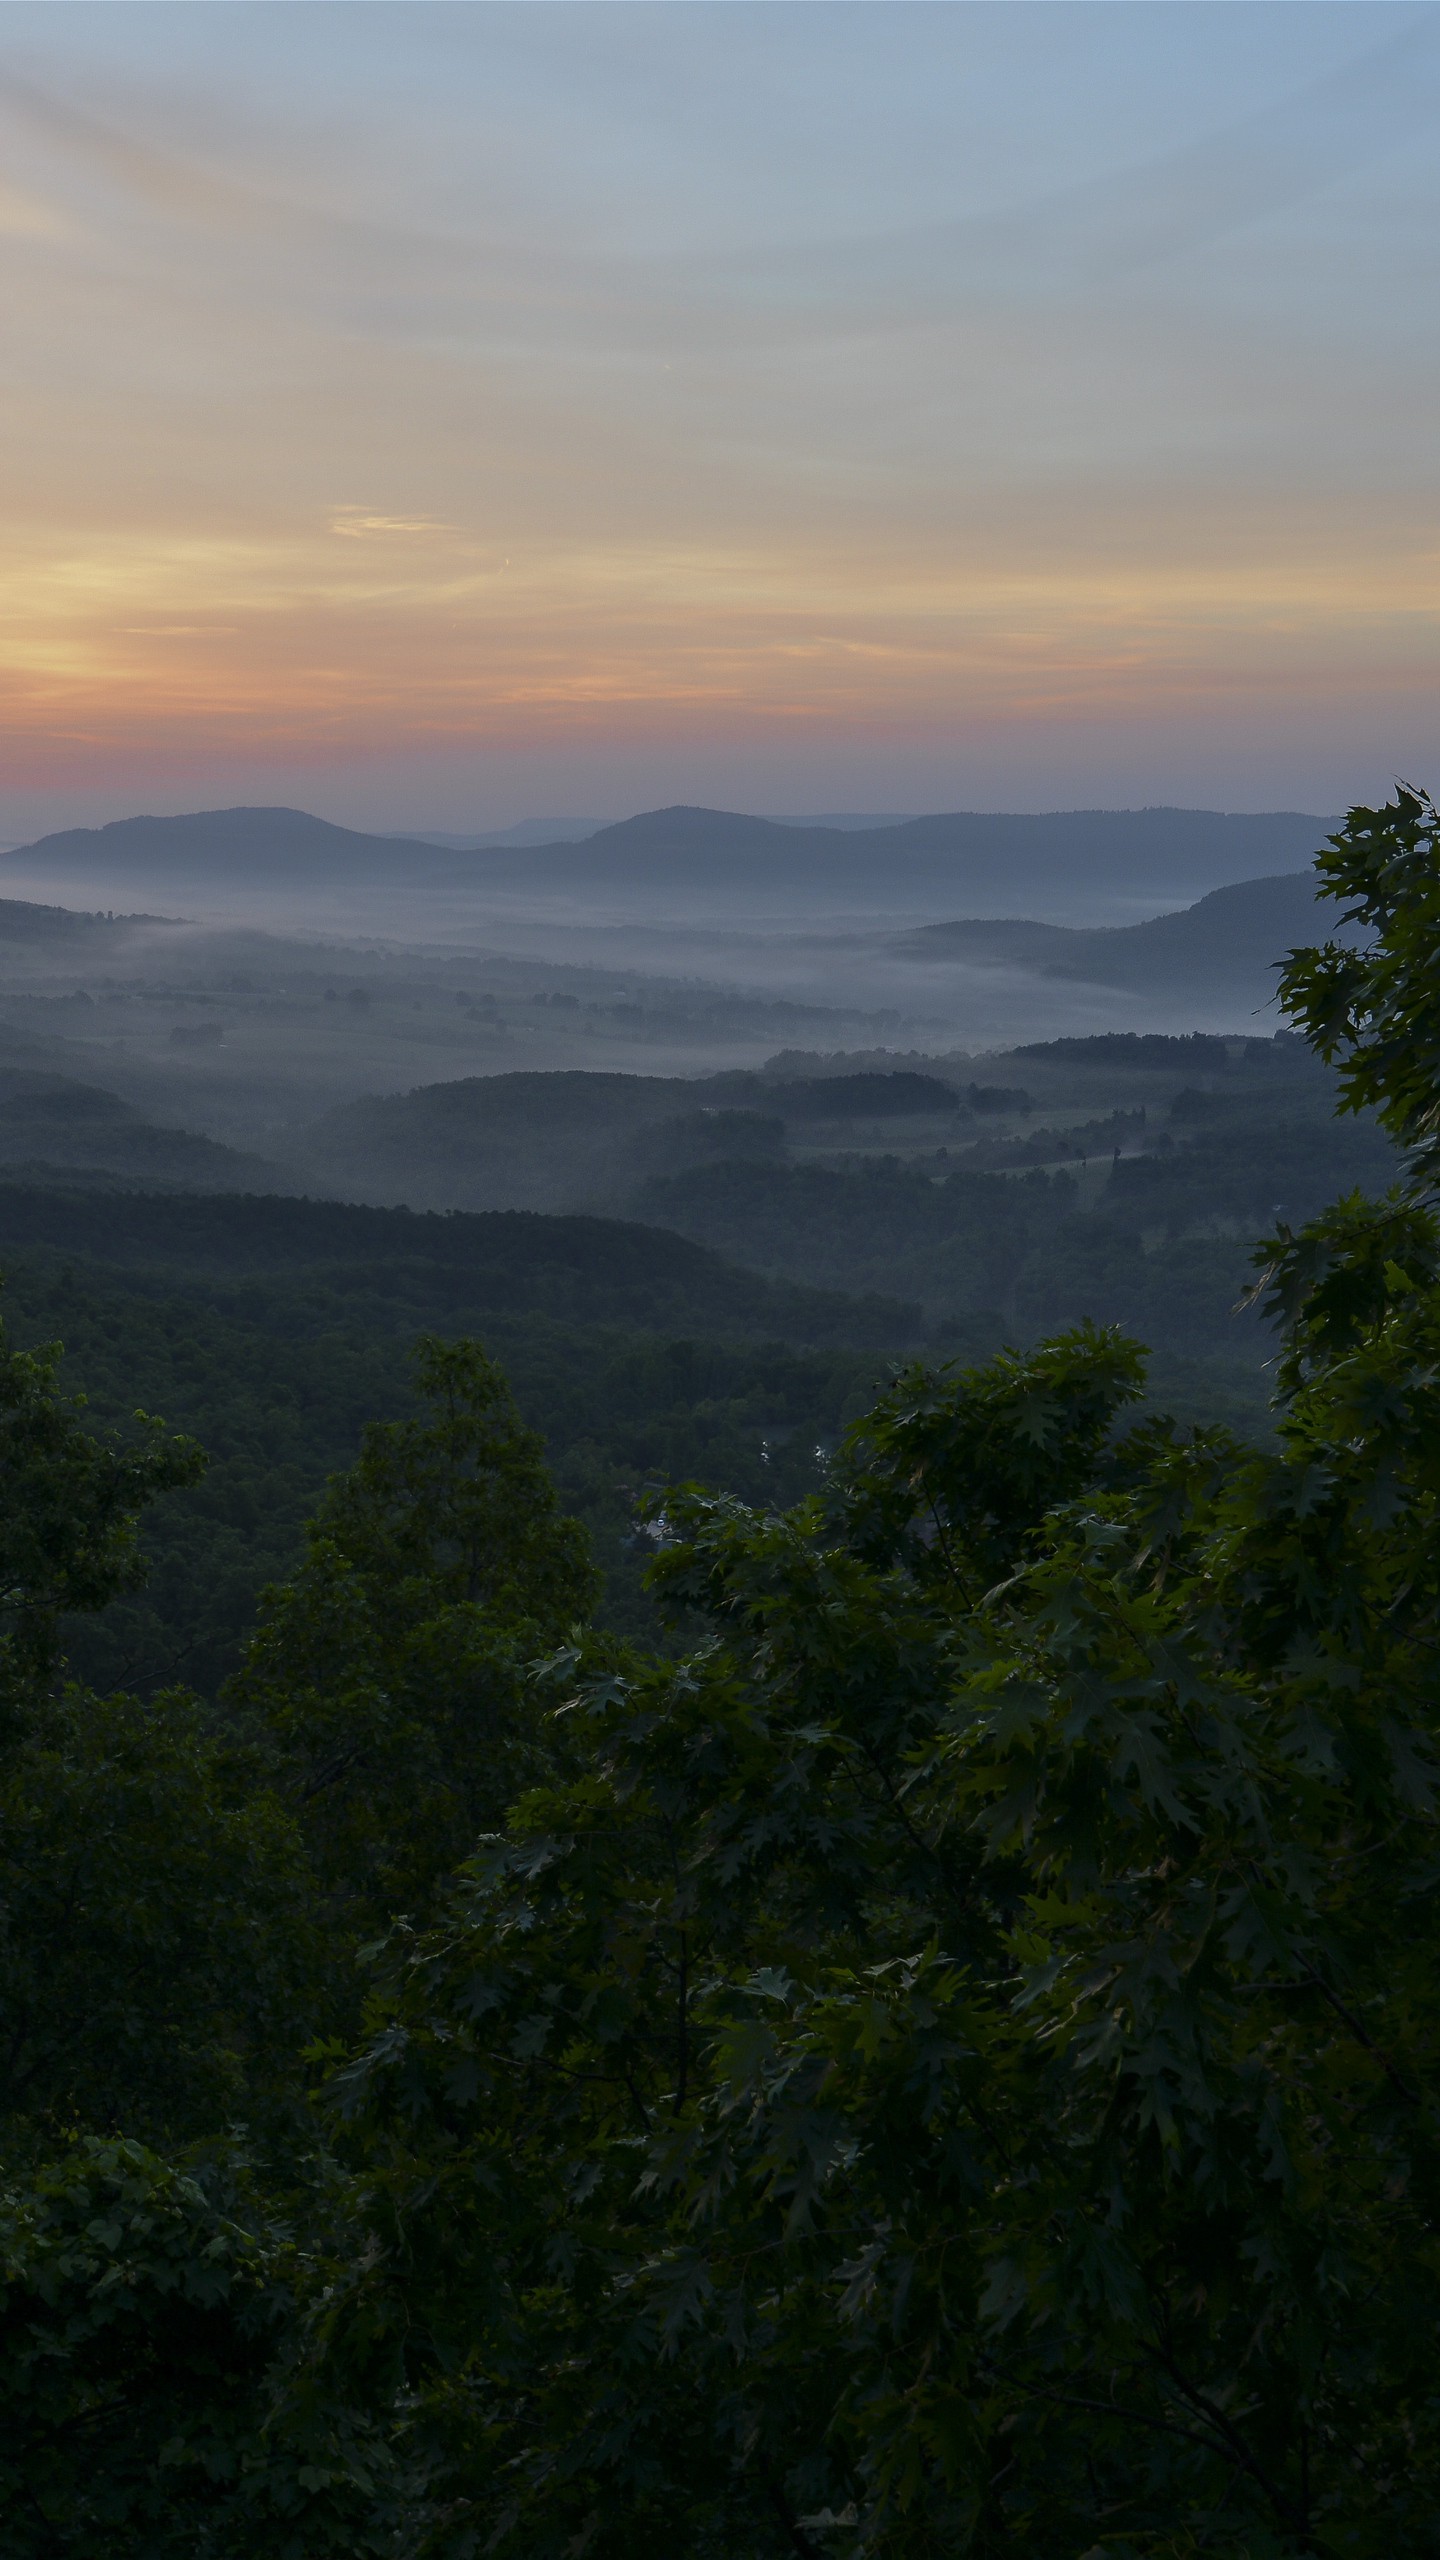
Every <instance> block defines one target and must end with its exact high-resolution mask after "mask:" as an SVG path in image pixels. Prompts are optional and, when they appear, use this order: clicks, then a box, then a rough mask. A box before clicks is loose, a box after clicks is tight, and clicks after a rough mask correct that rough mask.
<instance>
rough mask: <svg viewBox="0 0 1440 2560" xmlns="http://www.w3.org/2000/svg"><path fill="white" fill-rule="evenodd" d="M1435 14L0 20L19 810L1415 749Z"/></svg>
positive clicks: (1056, 8)
mask: <svg viewBox="0 0 1440 2560" xmlns="http://www.w3.org/2000/svg"><path fill="white" fill-rule="evenodd" d="M1437 120H1440V9H1437V8H1435V7H1433V6H1425V7H1413V6H1391V5H1388V0H1350V5H1340V6H1311V5H1309V4H1308V0H1279V4H1278V5H1254V6H1252V5H1248V0H1230V4H1229V5H1203V6H1193V5H1188V0H1140V5H1118V6H1117V5H1110V0H1093V5H1092V0H1060V5H1050V0H994V5H967V0H937V4H936V5H931V4H930V0H920V4H919V5H915V4H914V0H860V4H859V5H853V6H852V5H833V4H832V0H797V5H789V0H645V4H644V5H632V0H579V5H570V4H569V0H553V4H552V0H507V5H496V6H470V5H465V0H449V5H441V6H431V5H428V0H397V4H396V5H387V0H377V5H370V4H369V0H316V4H315V5H310V0H270V5H265V6H250V5H232V4H231V0H170V5H166V6H160V7H156V6H150V5H133V4H132V0H102V4H101V5H74V6H71V5H67V4H66V0H43V5H38V6H30V5H8V6H5V5H0V345H3V348H4V359H3V364H0V453H3V469H0V841H9V842H12V843H14V842H19V841H22V840H24V839H27V838H28V837H30V836H32V835H34V834H38V833H40V832H41V831H42V830H44V829H47V828H51V827H58V826H64V825H69V824H75V823H93V822H95V821H97V820H100V819H103V818H107V817H112V816H119V815H123V814H127V813H130V812H134V811H138V810H145V809H148V810H176V809H186V808H197V807H208V806H215V805H218V804H230V803H233V802H236V801H285V802H289V803H293V804H297V805H300V806H304V807H307V808H311V809H315V810H317V811H319V812H320V813H321V814H323V815H326V816H329V817H332V818H337V819H341V820H343V821H345V822H347V823H349V824H352V825H359V826H366V827H376V828H386V827H406V826H415V827H425V828H431V829H442V828H449V829H454V830H457V831H458V830H464V829H470V828H473V829H475V830H477V831H478V830H480V829H483V828H487V827H503V826H507V825H509V824H510V823H511V822H513V821H515V820H517V819H519V818H522V817H526V816H531V815H535V814H544V815H555V816H593V817H596V818H606V817H613V816H619V815H622V814H624V813H625V812H626V811H628V810H632V809H637V808H645V807H654V806H658V805H661V804H664V803H668V802H672V801H677V800H687V801H696V802H703V803H706V804H708V805H712V806H713V805H718V806H726V807H732V808H746V809H763V810H768V811H772V812H776V813H781V812H790V813H798V812H803V811H807V810H841V809H854V810H867V809H873V810H876V811H900V810H924V809H944V808H991V809H994V808H1013V809H1036V808H1056V807H1073V806H1077V805H1081V806H1092V807H1094V806H1137V805H1143V804H1147V803H1153V802H1157V801H1164V802H1181V803H1186V804H1191V805H1194V804H1201V805H1205V806H1210V807H1228V808H1274V807H1298V808H1304V809H1310V810H1317V811H1324V810H1330V809H1334V808H1338V807H1341V806H1344V805H1345V804H1347V803H1348V802H1350V801H1353V800H1355V799H1361V798H1366V799H1373V798H1376V797H1377V796H1383V794H1384V793H1385V791H1386V790H1387V789H1388V788H1389V787H1390V785H1391V783H1392V781H1393V779H1394V778H1395V776H1396V775H1397V774H1403V775H1404V776H1406V777H1407V778H1408V779H1410V780H1413V781H1419V782H1422V783H1423V782H1426V781H1427V780H1430V781H1434V782H1436V784H1437V786H1440V753H1437V751H1436V750H1437V747H1440V723H1437V718H1436V687H1437V675H1440V651H1437V629H1440V520H1437V488H1440V437H1437V433H1436V420H1437V416H1440V402H1437V388H1440V385H1437V378H1436V377H1437V371H1440V327H1437V319H1440V313H1437V307H1436V274H1437V263H1440V153H1437V150H1436V139H1437V135H1436V127H1437Z"/></svg>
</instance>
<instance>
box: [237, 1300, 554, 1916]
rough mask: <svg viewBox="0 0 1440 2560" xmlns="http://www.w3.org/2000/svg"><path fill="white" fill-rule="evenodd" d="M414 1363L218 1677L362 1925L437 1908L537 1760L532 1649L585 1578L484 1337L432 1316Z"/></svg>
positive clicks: (536, 1768) (535, 1445)
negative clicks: (281, 1759) (249, 1718)
mask: <svg viewBox="0 0 1440 2560" xmlns="http://www.w3.org/2000/svg"><path fill="white" fill-rule="evenodd" d="M415 1376H416V1385H417V1388H418V1391H419V1396H420V1403H421V1410H420V1413H419V1414H418V1416H417V1417H416V1418H415V1419H413V1420H411V1421H406V1422H391V1423H372V1424H371V1425H370V1426H369V1428H368V1429H367V1431H366V1433H365V1438H364V1443H363V1445H362V1448H361V1453H360V1456H359V1458H358V1460H357V1461H356V1463H355V1465H354V1466H353V1467H352V1468H351V1469H350V1470H349V1472H348V1473H347V1474H345V1475H343V1476H337V1477H335V1478H334V1479H333V1481H332V1482H331V1484H330V1486H329V1488H328V1490H327V1492H326V1495H325V1499H324V1501H323V1502H322V1503H321V1506H320V1509H319V1512H318V1514H317V1516H316V1518H315V1520H314V1521H313V1523H312V1524H311V1528H310V1531H309V1535H308V1545H307V1553H306V1556H305V1560H304V1562H303V1564H302V1565H301V1567H300V1569H299V1571H298V1573H297V1574H296V1575H295V1576H294V1578H293V1580H292V1581H290V1582H289V1583H286V1584H284V1585H282V1586H281V1587H280V1588H278V1589H276V1590H274V1591H271V1592H269V1593H267V1595H266V1597H265V1600H264V1603H263V1605H262V1611H261V1619H260V1625H259V1627H258V1629H257V1632H256V1634H255V1637H254V1639H253V1641H252V1643H251V1645H250V1647H249V1650H248V1655H247V1659H246V1663H245V1666H244V1668H243V1670H242V1671H241V1672H240V1674H239V1675H238V1676H237V1678H236V1680H235V1681H234V1682H233V1683H232V1685H231V1691H230V1697H231V1703H232V1704H233V1705H235V1706H238V1707H241V1708H244V1709H246V1710H248V1711H249V1712H250V1713H252V1714H258V1715H259V1717H260V1718H261V1719H262V1720H263V1722H264V1725H265V1726H266V1728H267V1729H268V1730H269V1731H270V1732H271V1733H273V1734H274V1735H275V1736H277V1737H278V1739H279V1741H280V1743H281V1745H282V1747H283V1750H284V1752H285V1753H286V1755H287V1757H288V1760H289V1762H290V1765H291V1768H292V1772H293V1778H292V1784H293V1791H294V1795H295V1799H296V1801H297V1803H298V1805H299V1808H300V1815H301V1820H302V1822H303V1825H304V1829H305V1834H306V1838H307V1840H308V1842H309V1845H310V1850H311V1854H312V1857H313V1858H314V1860H315V1862H316V1867H317V1871H318V1873H319V1875H320V1876H321V1878H322V1881H323V1883H324V1885H325V1888H326V1890H327V1892H328V1893H329V1894H330V1896H331V1898H332V1901H333V1902H334V1904H335V1906H336V1908H337V1910H339V1911H342V1912H343V1913H345V1914H346V1915H348V1924H349V1925H352V1926H353V1927H356V1928H360V1929H364V1930H373V1929H374V1928H376V1927H382V1928H383V1926H384V1925H385V1923H386V1921H387V1920H388V1919H389V1918H390V1916H391V1915H392V1914H394V1913H395V1912H397V1911H408V1912H411V1913H414V1912H417V1911H424V1912H428V1911H429V1909H430V1908H431V1905H432V1902H433V1896H434V1893H435V1890H436V1887H437V1884H438V1882H439V1881H440V1879H441V1878H442V1877H444V1876H445V1875H446V1874H448V1872H449V1871H450V1869H452V1868H453V1867H454V1866H455V1865H456V1864H457V1862H458V1861H459V1860H460V1859H461V1858H462V1857H463V1856H464V1855H465V1854H466V1853H467V1851H468V1850H469V1849H470V1848H471V1847H472V1846H473V1844H474V1841H475V1837H476V1834H477V1833H478V1832H480V1831H482V1830H485V1829H487V1828H493V1827H496V1826H498V1825H499V1824H500V1823H502V1822H503V1820H504V1818H505V1814H506V1811H507V1809H508V1807H509V1805H510V1803H511V1801H512V1800H513V1798H514V1797H515V1796H516V1794H517V1793H519V1792H520V1790H521V1788H522V1786H523V1785H525V1784H526V1783H528V1782H529V1781H530V1780H531V1779H532V1778H533V1777H535V1776H536V1775H537V1774H539V1772H540V1770H541V1769H542V1768H543V1767H544V1765H545V1758H544V1753H543V1750H542V1749H541V1747H540V1744H539V1740H538V1734H537V1718H536V1712H535V1707H534V1704H533V1700H532V1698H531V1696H530V1693H529V1691H528V1688H527V1685H526V1681H525V1677H524V1672H525V1666H526V1664H527V1663H528V1662H529V1661H530V1660H531V1659H532V1658H533V1657H534V1656H535V1655H536V1654H537V1653H539V1652H541V1651H542V1650H544V1649H546V1648H547V1647H550V1646H553V1645H554V1644H555V1643H556V1642H557V1641H558V1640H559V1639H560V1637H561V1636H562V1634H563V1633H564V1631H565V1630H566V1629H567V1628H568V1627H570V1626H571V1625H572V1624H574V1623H575V1622H576V1621H577V1620H580V1619H582V1618H583V1617H584V1616H585V1615H586V1614H587V1612H588V1610H589V1607H590V1604H591V1602H592V1600H593V1598H594V1596H595V1593H596V1590H597V1588H598V1576H597V1575H596V1574H595V1572H594V1569H593V1567H592V1565H591V1563H590V1559H589V1555H588V1552H587V1549H586V1543H585V1537H584V1532H583V1530H582V1529H581V1528H580V1527H579V1525H578V1523H577V1522H575V1521H573V1520H570V1519H567V1518H566V1517H565V1516H564V1514H563V1513H562V1512H561V1510H560V1507H559V1504H558V1502H557V1500H556V1496H555V1491H554V1487H553V1486H552V1484H551V1482H550V1479H549V1477H548V1476H547V1474H546V1472H545V1466H544V1445H543V1443H542V1441H541V1440H540V1438H539V1435H538V1434H537V1433H536V1432H533V1431H529V1430H527V1429H526V1427H525V1425H524V1424H523V1423H522V1422H521V1420H520V1417H519V1414H518V1413H517V1412H516V1409H515V1405H514V1401H513V1399H512V1397H511V1394H510V1390H509V1388H508V1386H507V1385H506V1383H505V1380H504V1378H503V1376H502V1375H501V1372H500V1370H499V1369H498V1368H497V1367H496V1365H495V1363H494V1362H493V1361H492V1360H490V1359H489V1358H488V1357H487V1356H486V1354H485V1352H484V1351H483V1350H482V1349H481V1348H480V1346H479V1344H478V1343H476V1342H472V1341H464V1340H462V1341H458V1342H443V1341H441V1340H439V1339H437V1338H436V1337H434V1336H430V1335H427V1336H423V1337H422V1339H421V1341H420V1342H419V1344H418V1345H417V1348H416V1354H415Z"/></svg>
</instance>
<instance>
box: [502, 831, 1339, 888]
mask: <svg viewBox="0 0 1440 2560" xmlns="http://www.w3.org/2000/svg"><path fill="white" fill-rule="evenodd" d="M1326 825H1327V821H1326V820H1324V819H1322V818H1316V817H1309V816H1306V815H1303V814H1301V813H1299V812H1296V811H1293V810H1279V811H1273V812H1266V813H1262V814H1259V815H1239V816H1229V815H1225V814H1222V813H1221V812H1219V811H1215V810H1207V809H1116V810H1105V809H1080V810H1063V811H1054V812H1048V813H1045V814H1042V815H1039V816H1010V815H1005V814H996V815H990V814H985V813H979V812H973V811H957V812H954V813H952V814H950V815H943V816H937V817H932V818H910V819H906V820H904V821H902V822H901V823H899V824H896V825H887V826H879V827H856V828H839V827H807V826H796V825H787V824H783V823H781V822H780V821H778V820H776V819H771V818H752V817H747V816H745V815H744V814H742V813H740V812H737V811H732V810H721V809H691V808H683V807H681V808H674V809H654V810H648V811H646V812H645V813H644V814H643V815H641V816H639V817H634V818H626V819H624V820H622V821H621V822H620V823H619V824H618V825H615V826H611V827H601V828H600V829H599V830H598V832H597V833H596V834H594V835H592V836H588V837H587V838H586V839H585V841H584V842H583V843H581V844H563V845H546V846H540V847H537V848H536V849H535V850H533V851H532V852H529V853H527V854H524V855H523V856H514V855H510V856H501V855H498V854H492V853H481V854H477V855H475V856H473V857H472V861H471V865H470V866H469V868H468V869H467V873H466V874H465V875H461V874H460V873H458V872H457V874H456V875H455V876H456V877H457V878H459V877H461V876H470V877H475V876H484V877H486V878H488V879H491V880H493V881H496V882H499V881H500V880H502V879H503V880H505V881H506V882H507V883H513V882H517V881H521V880H523V881H524V883H525V884H526V885H527V886H529V887H531V888H544V889H546V890H550V891H559V890H566V891H570V892H582V891H583V892H588V893H589V894H591V895H592V896H593V895H594V894H595V893H597V892H599V891H601V890H604V891H608V892H610V893H612V894H613V893H615V892H618V891H628V892H631V893H635V892H640V891H646V892H650V891H666V892H669V893H671V894H674V893H676V892H679V891H684V892H689V893H691V894H692V895H693V894H699V893H704V892H707V891H713V890H715V889H717V888H721V887H723V888H724V889H726V890H727V891H728V892H730V893H732V894H735V895H739V896H745V897H751V898H755V899H759V900H762V901H763V900H767V899H773V898H775V897H777V896H787V897H795V896H801V897H804V898H806V899H813V898H815V897H816V896H817V895H820V894H823V895H824V896H825V897H827V898H832V899H833V898H840V899H845V900H854V901H856V902H858V903H863V904H865V905H868V906H880V907H884V906H887V905H888V906H891V907H896V906H905V905H913V904H917V903H924V902H927V901H928V902H933V901H934V899H935V898H936V897H937V896H947V897H948V896H958V895H973V896H974V897H975V898H976V900H977V902H978V903H979V904H981V905H982V906H985V905H992V904H993V902H994V900H995V899H996V898H997V897H999V896H1003V897H1005V898H1006V899H1007V900H1013V899H1015V898H1017V897H1019V898H1023V899H1024V900H1025V901H1026V902H1027V903H1029V902H1031V901H1034V902H1035V903H1037V904H1050V905H1053V904H1055V903H1057V902H1059V903H1065V904H1074V903H1075V902H1076V900H1077V899H1082V898H1085V897H1096V896H1100V895H1104V896H1107V897H1110V898H1114V897H1127V898H1128V897H1133V898H1137V899H1145V898H1149V897H1152V896H1153V897H1155V898H1157V899H1159V900H1165V899H1169V898H1174V897H1185V896H1192V897H1193V896H1197V895H1199V894H1201V893H1203V892H1204V891H1205V890H1207V889H1210V888H1214V887H1218V886H1221V885H1223V884H1225V883H1227V882H1230V881H1234V880H1245V879H1249V878H1253V877H1254V876H1255V875H1256V874H1257V873H1260V872H1274V871H1276V870H1286V869H1295V870H1299V869H1301V868H1302V867H1307V866H1308V865H1309V864H1310V862H1311V861H1312V860H1313V858H1314V855H1315V851H1316V848H1317V845H1318V843H1319V841H1320V839H1321V838H1322V837H1323V835H1324V833H1325V830H1326Z"/></svg>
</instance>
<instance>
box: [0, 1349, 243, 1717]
mask: <svg viewBox="0 0 1440 2560" xmlns="http://www.w3.org/2000/svg"><path fill="white" fill-rule="evenodd" d="M60 1356H61V1346H60V1344H59V1343H50V1344H49V1345H47V1346H46V1347H45V1348H44V1349H41V1350H38V1351H28V1352H26V1351H16V1350H14V1349H13V1348H12V1347H11V1345H10V1343H9V1342H8V1341H7V1339H6V1337H5V1332H4V1328H3V1325H0V1483H3V1486H4V1490H5V1499H4V1502H3V1504H0V1713H3V1714H4V1716H5V1717H6V1718H7V1719H8V1720H9V1721H10V1722H11V1723H13V1720H14V1719H15V1718H16V1716H17V1715H20V1714H22V1713H23V1710H24V1707H25V1705H26V1704H27V1703H28V1702H29V1701H30V1700H31V1699H33V1698H34V1697H35V1696H36V1695H37V1694H39V1693H41V1692H43V1690H44V1689H45V1687H46V1686H47V1684H48V1683H49V1682H50V1681H51V1680H52V1679H53V1677H54V1674H55V1670H56V1667H57V1664H58V1662H59V1659H60V1651H61V1644H60V1622H61V1619H62V1618H63V1617H64V1615H65V1614H66V1613H67V1612H68V1611H72V1610H79V1611H83V1610H95V1609H103V1608H104V1606H105V1604H106V1602H107V1601H108V1600H112V1599H113V1598H114V1597H115V1596H116V1594H117V1593H118V1592H121V1591H128V1590H132V1589H133V1588H134V1587H135V1585H136V1584H137V1583H138V1582H140V1581H141V1580H142V1579H143V1576H144V1563H143V1559H142V1558H141V1555H140V1551H139V1547H138V1544H137V1541H136V1523H137V1521H138V1519H139V1516H140V1514H141V1513H142V1511H143V1510H144V1509H145V1506H146V1505H147V1503H150V1502H152V1501H153V1500H154V1498H155V1496H156V1495H157V1494H158V1493H163V1492H167V1491H169V1490H170V1489H171V1488H172V1487H174V1486H176V1485H185V1484H193V1483H194V1481H195V1479H196V1477H197V1476H198V1475H199V1474H200V1473H201V1471H202V1469H203V1466H204V1463H205V1462H204V1458H203V1456H202V1454H201V1452H200V1450H199V1449H197V1448H196V1447H195V1445H194V1443H193V1442H192V1441H188V1440H181V1439H175V1438H170V1437H167V1435H166V1434H165V1432H164V1431H163V1429H162V1427H161V1425H160V1424H159V1423H156V1422H154V1421H152V1420H151V1419H150V1417H149V1416H148V1415H146V1414H137V1415H136V1416H135V1425H136V1431H135V1435H134V1437H133V1440H132V1442H131V1443H130V1444H129V1445H127V1446H123V1447H115V1446H112V1445H109V1444H107V1443H105V1442H102V1441H100V1440H97V1439H96V1438H95V1437H94V1436H93V1434H92V1433H90V1432H89V1431H87V1429H86V1428H85V1424H84V1422H83V1420H82V1418H81V1417H82V1413H83V1408H84V1398H83V1397H70V1398H65V1397H62V1396H61V1395H60V1393H59V1392H58V1389H57V1387H56V1383H55V1373H56V1370H57V1368H58V1366H59V1362H60Z"/></svg>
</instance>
